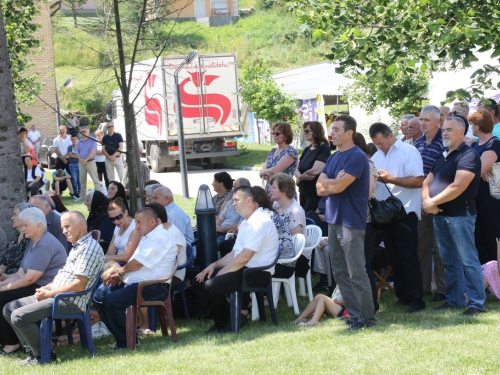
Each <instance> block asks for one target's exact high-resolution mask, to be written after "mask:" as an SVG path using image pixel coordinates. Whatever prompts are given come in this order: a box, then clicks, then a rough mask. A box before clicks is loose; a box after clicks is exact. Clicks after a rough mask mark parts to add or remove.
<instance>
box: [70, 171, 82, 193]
mask: <svg viewBox="0 0 500 375" xmlns="http://www.w3.org/2000/svg"><path fill="white" fill-rule="evenodd" d="M69 174H70V175H71V185H73V191H74V192H75V195H78V196H80V191H81V189H82V185H81V183H80V170H79V168H78V164H70V165H69Z"/></svg>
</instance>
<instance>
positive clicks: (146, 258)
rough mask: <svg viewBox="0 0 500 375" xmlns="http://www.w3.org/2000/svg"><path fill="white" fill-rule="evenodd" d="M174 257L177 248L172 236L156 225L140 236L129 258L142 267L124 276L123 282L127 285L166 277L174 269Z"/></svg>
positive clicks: (161, 226)
mask: <svg viewBox="0 0 500 375" xmlns="http://www.w3.org/2000/svg"><path fill="white" fill-rule="evenodd" d="M176 257H177V246H176V245H175V242H174V240H173V237H172V235H170V234H169V233H168V232H167V231H166V230H165V229H163V225H158V226H157V227H156V228H155V229H153V230H152V231H151V232H149V233H148V234H147V235H145V236H142V238H141V241H140V242H139V246H137V250H136V251H135V253H134V255H132V257H131V258H130V260H132V259H135V260H137V261H138V262H140V263H142V265H143V267H142V268H140V269H139V270H137V271H133V272H128V273H127V274H125V277H124V278H123V282H124V283H125V284H127V285H128V284H133V283H139V282H141V281H147V280H157V279H162V278H164V277H167V276H169V275H170V274H171V273H172V271H173V269H174V266H175V259H176Z"/></svg>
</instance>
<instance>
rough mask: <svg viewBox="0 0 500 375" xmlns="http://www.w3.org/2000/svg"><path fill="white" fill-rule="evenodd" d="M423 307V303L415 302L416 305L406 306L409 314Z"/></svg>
mask: <svg viewBox="0 0 500 375" xmlns="http://www.w3.org/2000/svg"><path fill="white" fill-rule="evenodd" d="M423 309H425V304H417V305H411V306H410V307H409V308H408V312H409V313H410V314H413V313H416V312H417V311H420V310H423Z"/></svg>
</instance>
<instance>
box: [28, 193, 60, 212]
mask: <svg viewBox="0 0 500 375" xmlns="http://www.w3.org/2000/svg"><path fill="white" fill-rule="evenodd" d="M31 199H38V200H39V201H42V202H43V203H46V204H48V205H49V206H50V208H51V209H52V205H51V204H50V201H49V197H47V196H46V195H34V196H33V197H32V198H31ZM51 200H52V199H51ZM54 207H55V204H54Z"/></svg>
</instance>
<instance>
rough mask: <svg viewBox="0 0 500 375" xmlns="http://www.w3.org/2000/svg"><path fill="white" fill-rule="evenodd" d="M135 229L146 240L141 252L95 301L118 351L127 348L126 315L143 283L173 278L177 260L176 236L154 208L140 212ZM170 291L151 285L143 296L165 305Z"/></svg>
mask: <svg viewBox="0 0 500 375" xmlns="http://www.w3.org/2000/svg"><path fill="white" fill-rule="evenodd" d="M135 229H136V230H137V231H138V232H139V233H140V234H141V236H142V237H141V240H140V242H139V246H138V247H137V250H136V251H135V253H134V255H132V258H130V260H129V261H128V263H127V264H125V265H124V266H123V267H121V268H118V269H117V270H116V271H114V272H113V273H111V275H110V277H109V278H108V279H107V280H106V281H105V282H106V283H107V284H109V285H110V286H111V288H100V289H98V290H97V291H96V293H95V295H94V299H93V301H94V306H95V307H96V309H97V311H98V312H99V316H100V317H101V319H102V321H103V322H104V324H106V327H108V329H109V331H110V332H111V333H112V334H113V336H114V337H115V339H116V344H115V346H114V347H113V349H115V350H116V349H122V348H126V347H127V333H126V315H125V311H126V309H127V307H129V306H131V305H133V304H134V303H135V301H136V300H137V288H138V286H139V283H140V282H141V281H148V280H157V279H162V278H164V277H167V276H169V275H170V274H171V273H172V271H173V269H174V267H175V260H176V257H177V246H176V244H175V241H174V239H173V237H172V235H171V234H170V233H169V232H168V231H166V230H165V229H163V225H161V224H159V223H158V216H157V215H156V212H155V211H154V210H153V209H152V208H149V207H146V208H142V209H140V210H139V211H137V213H136V214H135ZM168 288H169V284H168V283H160V284H153V285H148V286H146V287H144V289H143V290H142V296H143V298H144V299H145V300H147V301H162V300H165V299H166V298H167V297H168Z"/></svg>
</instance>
